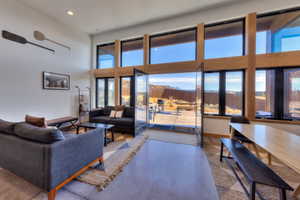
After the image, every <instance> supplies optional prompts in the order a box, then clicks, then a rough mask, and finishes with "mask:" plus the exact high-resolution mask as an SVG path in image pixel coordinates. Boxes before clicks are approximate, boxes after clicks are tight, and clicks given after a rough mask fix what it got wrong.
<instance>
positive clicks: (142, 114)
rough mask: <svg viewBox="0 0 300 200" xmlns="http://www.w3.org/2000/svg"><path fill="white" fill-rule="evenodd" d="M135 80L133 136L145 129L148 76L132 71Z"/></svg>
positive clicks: (138, 71)
mask: <svg viewBox="0 0 300 200" xmlns="http://www.w3.org/2000/svg"><path fill="white" fill-rule="evenodd" d="M134 78H135V135H139V134H140V133H142V132H143V131H144V130H145V128H146V127H147V120H148V117H147V115H148V114H147V113H148V75H147V74H146V73H144V72H142V71H140V70H136V69H135V70H134Z"/></svg>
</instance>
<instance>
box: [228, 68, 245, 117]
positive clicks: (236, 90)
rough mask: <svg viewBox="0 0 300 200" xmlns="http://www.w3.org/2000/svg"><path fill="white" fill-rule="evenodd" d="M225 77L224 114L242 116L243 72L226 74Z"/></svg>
mask: <svg viewBox="0 0 300 200" xmlns="http://www.w3.org/2000/svg"><path fill="white" fill-rule="evenodd" d="M225 77H226V78H225V90H226V91H225V92H226V93H225V106H226V107H225V114H226V115H242V112H243V72H241V71H240V72H226V74H225Z"/></svg>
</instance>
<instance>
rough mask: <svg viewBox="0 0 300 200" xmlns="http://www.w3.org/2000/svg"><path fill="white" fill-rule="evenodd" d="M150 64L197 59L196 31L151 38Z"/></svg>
mask: <svg viewBox="0 0 300 200" xmlns="http://www.w3.org/2000/svg"><path fill="white" fill-rule="evenodd" d="M150 46H151V49H150V63H151V64H159V63H171V62H182V61H191V60H195V59H196V29H193V30H190V31H182V32H178V33H171V34H166V35H159V36H152V37H151V38H150Z"/></svg>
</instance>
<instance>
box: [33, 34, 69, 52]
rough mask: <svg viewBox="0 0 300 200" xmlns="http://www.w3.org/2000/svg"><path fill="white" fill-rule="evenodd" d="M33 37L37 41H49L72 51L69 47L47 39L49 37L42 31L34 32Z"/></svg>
mask: <svg viewBox="0 0 300 200" xmlns="http://www.w3.org/2000/svg"><path fill="white" fill-rule="evenodd" d="M33 36H34V38H35V39H36V40H39V41H44V40H47V41H49V42H52V43H54V44H57V45H59V46H62V47H64V48H67V49H69V50H71V48H70V47H68V46H67V45H64V44H61V43H59V42H56V41H54V40H50V39H49V38H47V37H46V36H45V35H44V33H41V32H40V31H34V32H33Z"/></svg>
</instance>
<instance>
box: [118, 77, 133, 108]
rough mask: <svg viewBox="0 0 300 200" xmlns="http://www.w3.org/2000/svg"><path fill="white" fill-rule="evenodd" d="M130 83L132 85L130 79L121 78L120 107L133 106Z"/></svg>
mask: <svg viewBox="0 0 300 200" xmlns="http://www.w3.org/2000/svg"><path fill="white" fill-rule="evenodd" d="M132 83H133V81H132V77H121V86H120V93H121V94H120V97H121V105H125V106H130V105H133V102H132V101H133V99H132V95H133V94H132V93H133V92H132V87H133V86H132Z"/></svg>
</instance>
